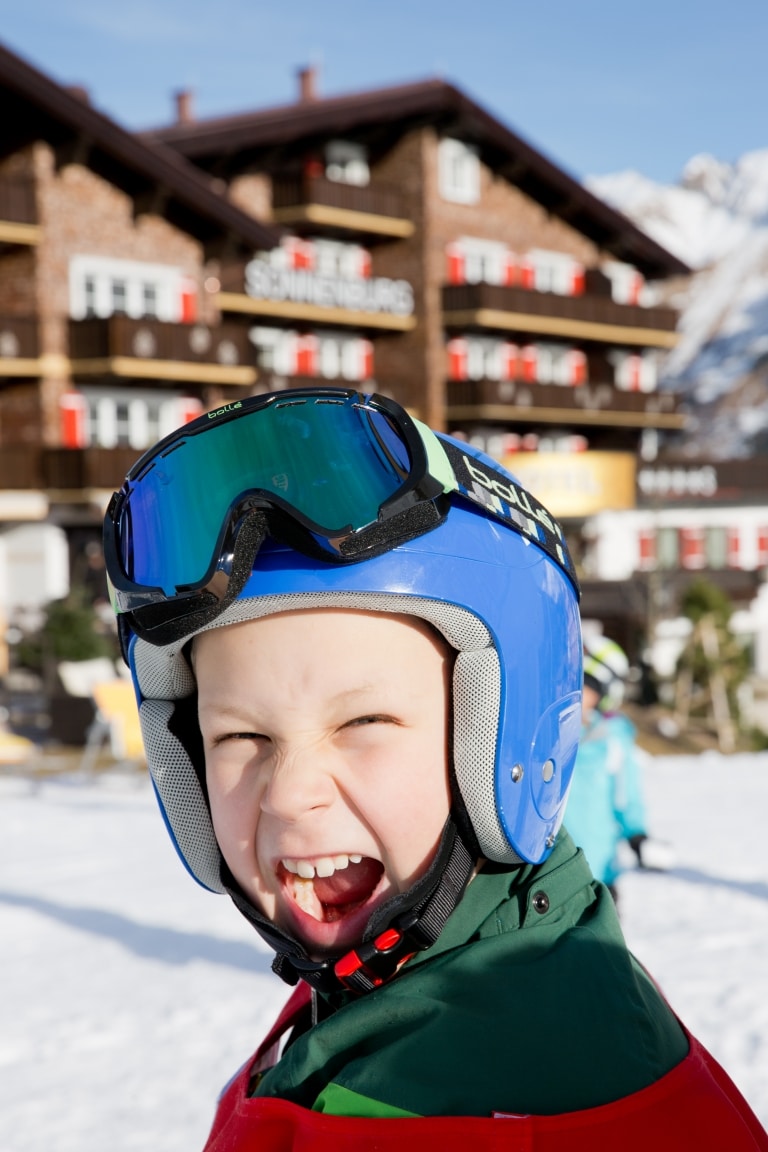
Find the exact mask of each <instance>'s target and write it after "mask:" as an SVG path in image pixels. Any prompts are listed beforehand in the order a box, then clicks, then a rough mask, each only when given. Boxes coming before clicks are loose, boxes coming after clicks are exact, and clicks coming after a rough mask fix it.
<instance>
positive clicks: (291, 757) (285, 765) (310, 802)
mask: <svg viewBox="0 0 768 1152" xmlns="http://www.w3.org/2000/svg"><path fill="white" fill-rule="evenodd" d="M335 795H336V787H335V784H334V780H333V774H332V769H331V765H330V764H329V763H328V760H327V757H325V756H323V755H322V753H321V752H320V751H319V750H318V749H317V748H304V749H302V750H300V751H293V752H291V753H289V754H286V755H284V756H281V757H280V759H279V761H278V762H277V764H275V766H274V767H273V769H272V772H271V774H270V777H269V780H268V782H267V786H266V788H265V790H264V793H263V796H262V801H261V807H262V810H263V811H264V812H268V813H269V814H270V815H271V816H275V817H277V818H278V819H280V820H287V821H292V820H298V819H300V818H301V817H302V816H303V815H304V814H305V813H307V812H309V811H312V810H313V809H316V808H327V807H328V806H329V805H330V804H332V803H333V800H334V798H335Z"/></svg>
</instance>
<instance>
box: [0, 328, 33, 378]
mask: <svg viewBox="0 0 768 1152" xmlns="http://www.w3.org/2000/svg"><path fill="white" fill-rule="evenodd" d="M39 355H40V336H39V330H38V324H37V320H35V319H34V318H33V317H31V316H0V375H6V371H5V370H4V367H3V365H4V362H5V368H6V369H7V371H10V372H12V371H13V364H12V363H10V362H11V361H18V360H36V359H37V357H38V356H39Z"/></svg>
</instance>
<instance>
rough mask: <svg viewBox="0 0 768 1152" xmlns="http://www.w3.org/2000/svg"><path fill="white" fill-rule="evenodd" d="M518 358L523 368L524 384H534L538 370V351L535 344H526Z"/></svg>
mask: <svg viewBox="0 0 768 1152" xmlns="http://www.w3.org/2000/svg"><path fill="white" fill-rule="evenodd" d="M520 359H521V361H522V368H523V380H525V382H526V384H535V383H536V379H537V377H538V372H539V351H538V348H537V347H536V345H535V344H526V346H525V348H523V350H522V352H521V354H520Z"/></svg>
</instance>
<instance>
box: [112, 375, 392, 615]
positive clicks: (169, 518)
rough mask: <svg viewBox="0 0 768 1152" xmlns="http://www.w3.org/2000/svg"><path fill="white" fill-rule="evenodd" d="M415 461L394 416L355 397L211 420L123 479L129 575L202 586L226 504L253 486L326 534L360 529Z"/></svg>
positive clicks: (147, 582) (122, 524)
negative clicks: (140, 469) (224, 419)
mask: <svg viewBox="0 0 768 1152" xmlns="http://www.w3.org/2000/svg"><path fill="white" fill-rule="evenodd" d="M409 469H410V460H409V455H408V451H407V448H406V446H405V444H404V442H403V440H402V438H401V437H400V436H399V435H398V433H397V431H396V430H395V428H394V426H393V425H392V423H391V422H390V420H389V419H388V418H387V417H386V416H385V415H384V414H383V413H382V412H380V411H378V410H376V409H375V408H373V407H369V406H367V405H362V404H361V403H360V401H359V398H358V399H357V400H353V399H345V400H332V401H329V400H328V399H321V398H317V397H309V398H302V399H293V398H292V399H291V400H286V401H285V402H284V403H283V402H279V401H278V402H275V403H274V404H272V405H270V406H268V407H265V408H261V409H256V410H253V411H251V412H248V413H245V414H243V415H241V416H238V417H236V418H234V419H229V420H227V421H226V422H222V423H219V424H216V423H211V424H210V425H209V426H207V427H206V428H205V429H204V431H203V432H201V433H198V434H195V435H189V436H187V437H184V436H183V434H182V435H181V436H180V438H179V440H178V441H177V442H176V443H175V444H173V445H172V446H171V447H170V449H168V450H167V452H166V453H164V454H163V455H158V456H157V457H155V458H154V460H153V461H152V462H151V463H150V464H149V465H148V466H147V467H146V468H145V469H144V470H143V471H142V473H141V474H140V476H139V477H137V478H135V479H133V480H129V481H128V482H127V484H126V489H125V491H126V495H125V497H124V500H123V503H122V507H121V509H120V517H119V520H118V524H117V531H118V539H119V551H120V556H121V560H122V563H123V568H124V571H125V574H126V576H127V577H128V578H129V579H130V580H132V581H133V582H134V583H136V584H141V585H143V586H144V587H152V588H162V590H163V592H164V594H165V595H167V596H172V595H173V594H174V593H175V592H176V590H177V589H178V588H180V587H182V586H195V585H196V584H199V583H200V582H201V581H202V580H203V579H204V578H205V576H206V574H207V572H208V570H209V568H210V567H211V564H212V562H213V560H214V559H217V557H216V556H215V551H216V548H217V544H218V541H219V538H220V535H221V531H222V526H223V524H224V522H225V519H226V517H227V513H228V511H229V509H230V508H231V507H232V505H233V503H234V502H235V501H236V500H237V499H238V497H240V496H241V495H243V494H245V493H248V492H251V491H254V490H256V491H260V492H262V493H264V494H266V495H267V496H274V497H278V498H279V500H280V501H282V502H283V504H287V505H289V506H290V508H291V509H292V510H293V511H294V512H295V513H298V515H299V516H300V517H303V518H304V519H305V520H308V521H311V523H312V526H314V528H316V529H319V530H320V531H319V535H320V536H321V537H322V536H327V537H331V536H333V535H334V534H339V533H340V532H341V531H342V530H344V529H352V530H358V529H360V528H364V527H366V526H367V525H369V524H372V523H375V521H376V520H377V518H378V513H379V508H380V507H381V505H382V504H383V503H384V502H385V501H387V500H388V499H389V498H390V497H391V496H393V495H394V494H395V493H396V492H397V491H398V489H399V488H400V487H401V486H402V484H403V483H404V481H405V480H406V478H407V476H408V473H409Z"/></svg>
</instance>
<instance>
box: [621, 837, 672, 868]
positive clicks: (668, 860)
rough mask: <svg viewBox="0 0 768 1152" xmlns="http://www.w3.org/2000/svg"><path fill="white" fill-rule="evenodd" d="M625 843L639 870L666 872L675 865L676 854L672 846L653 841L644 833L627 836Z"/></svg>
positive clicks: (661, 841)
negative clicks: (632, 853)
mask: <svg viewBox="0 0 768 1152" xmlns="http://www.w3.org/2000/svg"><path fill="white" fill-rule="evenodd" d="M627 843H628V844H629V846H630V848H631V849H632V851H633V852H634V854H635V856H636V857H637V864H638V867H639V868H647V869H648V870H649V871H652V872H666V871H667V870H668V869H669V868H672V867H673V866H674V864H675V863H676V860H677V854H676V853H675V850H674V848H673V847H672V845H671V844H667V843H666V841H664V840H654V839H652V838H651V837H650V836H647V835H646V834H645V832H638V833H636V834H635V835H634V836H629V837H628V839H627Z"/></svg>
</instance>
